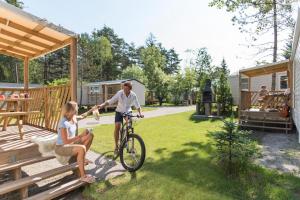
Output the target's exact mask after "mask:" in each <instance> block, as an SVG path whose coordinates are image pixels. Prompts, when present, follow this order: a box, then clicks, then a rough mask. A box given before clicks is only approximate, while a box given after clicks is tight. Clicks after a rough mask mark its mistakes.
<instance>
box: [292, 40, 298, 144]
mask: <svg viewBox="0 0 300 200" xmlns="http://www.w3.org/2000/svg"><path fill="white" fill-rule="evenodd" d="M293 70H294V108H293V117H294V122H295V125H296V127H297V130H298V131H299V130H300V47H299V45H298V46H297V49H296V54H295V57H294V60H293ZM299 142H300V140H299Z"/></svg>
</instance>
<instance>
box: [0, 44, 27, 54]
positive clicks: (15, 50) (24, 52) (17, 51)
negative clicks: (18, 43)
mask: <svg viewBox="0 0 300 200" xmlns="http://www.w3.org/2000/svg"><path fill="white" fill-rule="evenodd" d="M0 49H3V50H5V51H11V52H14V53H18V54H22V55H24V56H29V57H31V56H33V54H32V53H29V52H27V51H23V50H19V49H15V48H13V47H10V46H5V45H2V44H0Z"/></svg>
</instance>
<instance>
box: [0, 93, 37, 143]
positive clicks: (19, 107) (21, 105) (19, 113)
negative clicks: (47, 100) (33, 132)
mask: <svg viewBox="0 0 300 200" xmlns="http://www.w3.org/2000/svg"><path fill="white" fill-rule="evenodd" d="M32 100H33V98H7V99H0V102H5V103H6V104H7V105H6V112H4V113H0V116H3V117H4V123H3V129H2V130H3V131H6V129H7V125H8V118H9V117H15V118H16V119H17V125H18V129H19V134H20V139H21V140H22V139H23V134H24V133H23V118H24V117H25V116H26V115H28V114H30V112H29V111H28V102H29V101H32Z"/></svg>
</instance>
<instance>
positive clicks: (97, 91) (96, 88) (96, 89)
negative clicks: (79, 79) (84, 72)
mask: <svg viewBox="0 0 300 200" xmlns="http://www.w3.org/2000/svg"><path fill="white" fill-rule="evenodd" d="M90 89H91V93H100V88H99V87H98V86H91V87H90Z"/></svg>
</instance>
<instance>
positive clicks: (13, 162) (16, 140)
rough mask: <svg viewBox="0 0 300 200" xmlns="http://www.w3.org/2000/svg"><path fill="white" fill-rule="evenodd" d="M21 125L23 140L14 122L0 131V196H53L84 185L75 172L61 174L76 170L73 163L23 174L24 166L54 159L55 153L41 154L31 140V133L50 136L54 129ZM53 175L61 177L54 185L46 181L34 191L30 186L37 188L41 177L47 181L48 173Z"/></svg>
mask: <svg viewBox="0 0 300 200" xmlns="http://www.w3.org/2000/svg"><path fill="white" fill-rule="evenodd" d="M23 128H24V138H23V140H20V137H19V132H18V127H17V126H9V127H8V128H7V130H6V131H0V200H2V199H27V198H28V197H29V198H30V199H52V198H55V197H57V196H60V195H63V194H65V193H68V192H70V191H72V190H74V189H76V188H78V187H80V186H83V185H85V184H84V183H83V182H81V181H80V180H79V178H78V177H77V176H76V175H73V176H72V177H71V179H70V178H68V179H67V180H66V179H65V178H64V177H65V175H64V174H66V173H67V174H70V173H71V172H72V171H77V169H78V168H77V167H78V166H77V164H76V163H73V164H69V165H64V166H62V165H58V166H57V167H55V166H54V168H53V169H50V170H49V169H45V170H40V172H39V173H37V174H33V175H29V176H24V172H22V168H23V167H26V168H28V167H30V165H32V164H38V163H42V162H43V161H47V160H50V159H55V157H54V156H46V157H43V156H42V155H41V154H40V152H39V150H38V145H36V144H34V143H32V142H31V141H30V140H31V138H32V137H33V136H49V135H51V134H54V133H53V132H51V131H48V130H45V129H41V128H36V127H33V126H29V125H24V126H23ZM1 130H2V129H1ZM76 174H77V173H76ZM55 176H56V177H61V178H62V181H60V184H57V185H55V184H54V186H55V187H54V186H53V185H51V183H49V187H43V188H42V189H36V191H37V192H34V191H32V188H36V187H37V184H38V183H40V182H41V181H46V182H48V181H47V180H48V179H49V178H50V177H55ZM7 177H9V178H7ZM29 189H30V191H31V192H29ZM53 190H54V191H55V192H53ZM28 195H29V196H28ZM41 195H42V196H44V195H46V196H47V198H46V197H45V198H44V197H43V198H41Z"/></svg>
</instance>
